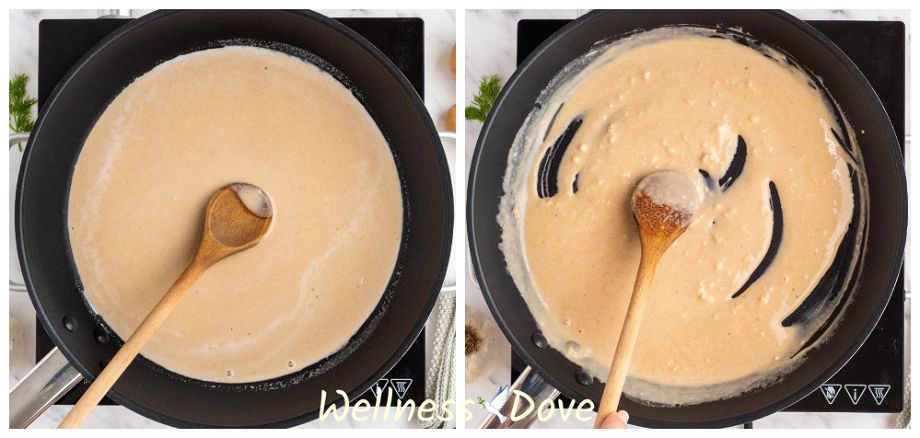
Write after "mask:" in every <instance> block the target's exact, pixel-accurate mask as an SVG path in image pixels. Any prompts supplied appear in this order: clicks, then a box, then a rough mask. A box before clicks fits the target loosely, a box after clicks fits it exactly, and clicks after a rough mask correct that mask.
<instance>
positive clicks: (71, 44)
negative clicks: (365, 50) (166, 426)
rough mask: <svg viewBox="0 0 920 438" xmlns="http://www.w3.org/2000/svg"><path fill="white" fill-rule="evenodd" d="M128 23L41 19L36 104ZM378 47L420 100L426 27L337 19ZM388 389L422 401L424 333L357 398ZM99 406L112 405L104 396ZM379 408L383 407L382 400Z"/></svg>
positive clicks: (75, 393)
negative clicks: (90, 50) (388, 369)
mask: <svg viewBox="0 0 920 438" xmlns="http://www.w3.org/2000/svg"><path fill="white" fill-rule="evenodd" d="M130 20H131V19H127V18H126V19H121V18H100V19H73V20H42V21H41V22H40V23H39V27H38V106H39V111H40V110H41V105H42V102H44V101H45V100H46V99H47V98H48V97H49V96H50V94H51V91H52V90H54V87H55V86H57V84H58V82H59V81H60V80H61V79H62V78H63V77H64V75H65V74H66V73H67V71H68V70H70V68H71V66H73V65H74V64H75V63H76V62H77V60H79V59H80V57H82V56H83V55H84V54H85V53H86V52H87V51H88V50H89V49H90V48H92V47H93V46H94V45H95V44H96V43H98V42H99V41H100V40H102V39H103V38H105V37H106V36H107V35H109V34H110V33H112V32H113V31H114V30H115V29H118V28H119V27H121V26H122V25H124V24H125V23H127V22H128V21H130ZM337 20H338V21H339V22H341V23H342V24H344V25H346V26H348V27H350V28H352V29H353V30H354V31H356V32H358V33H359V34H360V35H361V36H363V37H364V38H366V39H367V40H368V41H370V42H371V43H372V44H374V45H375V46H377V48H378V49H380V50H381V51H382V52H383V54H384V55H386V56H387V57H388V58H389V59H390V60H391V61H392V62H393V63H394V64H395V65H396V67H397V68H399V70H400V71H401V72H402V73H403V74H404V75H405V76H406V78H407V79H409V82H410V83H411V84H412V86H413V87H414V88H415V90H416V91H418V94H419V95H420V96H422V98H423V99H424V97H425V74H424V73H425V46H424V39H425V38H424V37H425V32H424V30H425V25H424V21H423V20H422V19H421V18H339V19H337ZM36 327H37V329H36V348H35V355H36V360H40V359H41V358H42V357H44V356H45V354H47V353H48V352H49V351H50V350H51V349H52V348H54V343H52V342H51V339H50V338H49V337H48V335H47V333H46V332H45V330H44V329H43V328H42V325H41V323H40V322H38V321H36ZM88 386H89V383H88V382H87V381H86V380H84V381H83V382H82V383H80V384H78V385H77V387H75V388H74V389H73V390H71V391H70V392H69V393H68V394H67V395H65V396H64V397H63V398H62V399H61V400H60V401H59V402H58V403H59V404H73V403H75V402H76V401H77V400H78V399H79V398H80V396H81V395H82V394H83V392H84V391H85V390H86V387H88ZM387 387H390V388H392V390H393V394H394V396H393V403H396V402H397V400H404V401H405V400H410V399H411V400H414V401H415V404H416V406H418V405H420V404H421V402H422V401H423V400H424V398H425V332H424V331H422V333H421V334H420V335H419V337H418V339H416V341H415V343H414V344H412V346H411V347H410V348H409V350H408V351H407V352H406V354H405V355H404V356H403V358H402V359H401V360H400V361H399V362H398V363H397V364H396V365H395V366H394V367H393V369H391V370H390V372H389V373H387V375H386V376H384V378H382V379H380V381H379V382H378V383H377V385H376V386H375V387H373V388H371V389H370V390H368V391H367V392H366V393H365V395H363V396H362V397H365V398H368V400H369V401H370V403H371V405H374V404H375V398H374V397H373V395H372V394H375V392H374V391H376V390H378V389H385V388H387ZM102 404H114V402H112V401H111V400H109V399H108V398H106V399H104V400H103V403H102ZM381 405H384V406H385V405H386V397H383V398H382V401H381Z"/></svg>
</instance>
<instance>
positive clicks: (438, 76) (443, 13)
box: [9, 9, 464, 428]
mask: <svg viewBox="0 0 920 438" xmlns="http://www.w3.org/2000/svg"><path fill="white" fill-rule="evenodd" d="M148 12H149V11H146V10H134V11H132V16H133V17H139V16H141V15H143V14H146V13H148ZM318 12H320V13H323V14H325V15H327V16H330V17H420V18H422V19H423V20H424V21H425V40H424V44H425V106H426V107H427V108H428V111H429V113H430V114H431V117H432V119H433V120H434V121H435V123H436V125H437V127H438V129H439V130H444V129H445V125H444V117H443V115H444V113H445V112H446V111H447V109H448V108H449V107H450V106H451V105H453V104H454V101H455V98H454V97H455V86H454V79H453V76H452V74H451V71H450V63H449V60H450V54H451V48H452V47H453V46H454V43H455V27H456V24H455V11H454V10H420V11H402V10H320V11H318ZM96 17H97V10H95V9H89V10H12V11H10V60H9V62H10V69H9V72H10V74H11V75H12V74H16V73H26V74H28V75H29V77H30V78H31V80H30V81H29V84H28V92H29V94H30V95H31V96H35V95H36V94H37V89H36V81H37V77H38V23H39V21H40V20H43V19H49V18H96ZM444 143H445V144H444V147H445V152H446V155H447V159H448V162H449V164H450V165H451V168H453V162H454V157H455V153H454V151H455V146H456V145H455V144H454V142H453V140H448V141H445V142H444ZM9 154H10V160H9V161H10V187H11V188H15V186H16V177H17V175H18V173H19V162H20V158H21V154H20V153H19V152H18V150H17V149H16V148H12V149H10V151H9ZM452 177H453V185H454V189H455V190H458V189H460V190H462V189H463V187H464V186H463V184H462V180H461V179H459V178H457V177H456V175H452ZM11 190H14V189H11ZM14 202H15V195H14V194H13V192H12V191H11V192H10V225H11V226H10V278H11V280H14V281H21V279H22V275H21V273H20V271H19V261H18V260H17V258H16V251H15V237H14V234H13V232H14V231H13V227H12V224H13V223H14V222H13V204H14ZM455 253H456V254H457V255H458V256H459V254H460V250H459V248H458V249H457V250H456V251H455ZM453 259H456V257H454V256H453V255H452V260H453ZM454 264H455V263H454V262H451V268H449V270H448V275H447V279H446V281H445V282H446V283H447V284H452V283H454V282H455V275H454V272H455V269H453V265H454ZM10 317H11V318H12V319H15V320H16V321H18V323H19V324H20V329H21V336H20V338H19V339H18V341H17V343H16V348H17V350H16V351H15V353H14V354H13V355H12V357H11V361H10V387H12V385H14V384H15V383H16V382H17V381H18V379H20V378H22V376H23V375H24V374H25V373H26V372H28V370H29V369H30V368H31V366H32V365H33V364H34V363H35V361H34V356H35V347H34V345H35V311H34V309H33V308H32V304H31V302H30V300H29V297H28V295H27V294H25V293H10ZM432 320H433V318H429V321H428V330H427V332H428V336H427V338H426V339H427V341H428V348H426V350H427V351H426V353H428V354H430V351H431V348H430V345H431V340H432V338H433V337H434V324H433V321H432ZM428 363H430V357H426V364H428ZM426 368H427V366H426ZM68 410H69V407H67V406H53V407H51V408H50V409H49V410H48V411H46V413H45V414H44V415H43V416H42V417H40V418H39V419H38V420H36V422H35V423H33V424H32V426H31V427H33V428H47V427H54V426H56V425H57V424H58V423H59V422H60V420H61V419H62V418H63V416H64V415H65V414H66V413H67V411H68ZM84 427H87V428H138V427H143V428H149V427H165V426H163V425H161V424H159V423H156V422H154V421H151V420H148V419H146V418H144V417H142V416H140V415H138V414H135V413H134V412H131V411H130V410H128V409H125V408H123V407H120V406H100V407H99V408H97V409H96V410H95V411H94V412H93V414H92V415H91V416H90V417H89V418H88V419H87V421H86V423H85V424H84ZM301 427H305V428H315V427H322V428H339V427H340V428H347V427H376V428H405V427H417V424H415V423H411V424H410V423H409V422H408V421H405V420H403V421H389V422H384V421H368V422H361V423H359V424H356V423H354V422H353V421H351V420H350V418H349V419H348V420H343V421H338V422H337V421H330V420H327V421H324V422H318V421H314V422H312V423H308V424H305V425H303V426H301Z"/></svg>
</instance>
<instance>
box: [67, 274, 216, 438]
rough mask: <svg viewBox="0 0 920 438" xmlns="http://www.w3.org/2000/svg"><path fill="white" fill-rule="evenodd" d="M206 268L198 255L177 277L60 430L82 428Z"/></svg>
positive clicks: (81, 398)
mask: <svg viewBox="0 0 920 438" xmlns="http://www.w3.org/2000/svg"><path fill="white" fill-rule="evenodd" d="M205 269H207V265H205V264H204V263H200V262H199V259H197V258H196V259H195V261H193V262H192V263H191V264H189V265H188V267H187V268H185V271H183V272H182V274H181V275H179V278H178V279H176V282H175V283H173V285H172V287H171V288H169V291H168V292H166V295H164V296H163V298H162V299H160V302H159V303H157V305H156V307H154V308H153V310H151V311H150V313H149V314H148V315H147V317H146V318H144V321H143V322H141V325H140V326H138V327H137V330H135V331H134V334H132V335H131V337H130V338H128V340H127V341H126V342H125V345H123V346H122V347H121V349H120V350H118V353H116V354H115V357H113V358H112V360H111V361H110V362H109V364H108V365H107V366H106V367H105V369H103V370H102V372H101V373H100V374H99V376H98V377H96V380H94V381H93V384H92V385H90V386H89V388H88V389H87V390H86V392H85V393H84V394H83V396H82V397H80V400H79V401H78V402H77V404H75V405H74V407H73V409H71V410H70V413H68V414H67V416H66V417H64V420H63V421H61V424H59V425H58V428H59V429H71V428H76V427H80V424H81V423H83V421H84V420H85V419H86V417H88V416H89V414H90V412H92V411H93V409H95V408H96V405H98V404H99V401H100V400H102V397H104V396H105V394H106V393H108V392H109V389H111V388H112V385H114V384H115V382H116V381H117V380H118V378H119V377H121V374H122V373H124V372H125V370H126V369H127V368H128V365H131V362H132V361H133V360H134V357H135V356H137V354H138V353H139V352H140V351H141V349H142V348H144V344H146V343H147V340H149V339H150V337H151V336H153V333H154V332H156V330H157V329H158V328H159V327H160V325H162V324H163V321H165V320H166V318H168V317H169V314H170V313H172V311H173V309H174V308H175V307H176V304H178V303H179V300H180V299H181V298H182V297H183V296H184V295H185V293H186V292H187V291H188V289H189V287H191V285H192V284H193V283H195V281H196V280H198V277H200V276H201V274H202V273H203V272H204V270H205Z"/></svg>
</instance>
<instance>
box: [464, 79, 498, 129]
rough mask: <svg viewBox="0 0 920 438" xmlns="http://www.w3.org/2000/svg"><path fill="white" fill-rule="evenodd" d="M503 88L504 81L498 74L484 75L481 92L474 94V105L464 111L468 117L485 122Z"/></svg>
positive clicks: (480, 83) (480, 86)
mask: <svg viewBox="0 0 920 438" xmlns="http://www.w3.org/2000/svg"><path fill="white" fill-rule="evenodd" d="M501 89H502V83H501V79H499V78H498V75H492V76H483V77H482V79H480V80H479V94H476V95H474V96H473V102H472V105H470V106H468V107H466V111H465V112H464V115H465V116H466V119H467V120H479V121H480V122H485V121H486V117H488V116H489V111H492V105H493V104H495V99H496V98H498V93H499V91H501Z"/></svg>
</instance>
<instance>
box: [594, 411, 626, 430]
mask: <svg viewBox="0 0 920 438" xmlns="http://www.w3.org/2000/svg"><path fill="white" fill-rule="evenodd" d="M628 422H629V413H627V412H626V411H619V412H614V413H612V414H610V415H608V416H607V418H605V419H604V421H603V422H601V426H600V428H601V429H626V423H628Z"/></svg>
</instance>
